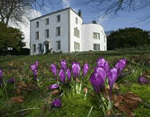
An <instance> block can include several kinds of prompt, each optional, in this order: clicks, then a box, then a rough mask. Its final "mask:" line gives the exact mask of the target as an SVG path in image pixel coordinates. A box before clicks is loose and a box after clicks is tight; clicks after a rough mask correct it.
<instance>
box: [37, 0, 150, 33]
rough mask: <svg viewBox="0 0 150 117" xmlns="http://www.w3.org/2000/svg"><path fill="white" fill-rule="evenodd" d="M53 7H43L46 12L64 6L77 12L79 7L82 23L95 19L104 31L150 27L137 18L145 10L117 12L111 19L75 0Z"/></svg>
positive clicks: (144, 13)
mask: <svg viewBox="0 0 150 117" xmlns="http://www.w3.org/2000/svg"><path fill="white" fill-rule="evenodd" d="M76 1H78V0H76ZM54 3H55V2H54ZM50 6H51V5H50ZM54 7H55V9H53V8H52V6H51V8H48V7H45V8H46V10H47V12H48V13H50V12H53V11H57V10H60V9H64V8H66V7H71V8H72V9H73V10H75V11H76V12H78V11H79V9H81V12H82V17H83V22H84V23H89V22H91V21H92V20H97V21H98V23H99V24H100V25H102V26H103V27H104V30H105V31H110V30H118V29H120V28H125V27H137V28H141V29H143V30H147V31H148V30H150V28H149V26H150V24H149V25H148V24H146V22H139V21H140V19H139V18H142V17H143V16H144V15H146V12H145V11H138V12H130V13H128V12H119V13H118V16H117V17H115V18H113V19H111V18H109V16H106V17H104V18H102V17H100V18H98V16H99V15H100V14H101V13H98V14H95V13H91V12H90V11H89V10H88V9H89V8H91V7H88V6H83V7H80V6H77V5H76V4H75V0H62V4H57V5H54ZM40 12H41V13H42V15H45V14H47V13H45V12H44V11H40Z"/></svg>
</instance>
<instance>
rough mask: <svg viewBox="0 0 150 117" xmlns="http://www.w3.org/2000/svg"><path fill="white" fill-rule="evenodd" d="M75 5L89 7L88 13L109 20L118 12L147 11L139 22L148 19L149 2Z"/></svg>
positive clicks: (92, 0)
mask: <svg viewBox="0 0 150 117" xmlns="http://www.w3.org/2000/svg"><path fill="white" fill-rule="evenodd" d="M75 4H76V5H78V6H82V7H84V6H86V7H88V6H87V5H90V7H88V10H89V11H90V12H92V13H97V14H99V15H101V16H103V17H105V16H107V15H109V16H110V17H111V18H114V17H116V16H118V12H119V11H126V12H130V11H134V12H135V11H140V10H143V11H144V10H146V9H147V10H146V12H144V13H145V14H146V15H145V16H143V17H141V20H140V21H145V20H147V19H150V10H149V8H150V0H79V1H78V2H75ZM92 5H93V6H92ZM101 16H99V17H101Z"/></svg>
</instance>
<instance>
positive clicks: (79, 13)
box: [78, 9, 82, 17]
mask: <svg viewBox="0 0 150 117" xmlns="http://www.w3.org/2000/svg"><path fill="white" fill-rule="evenodd" d="M78 15H79V16H80V17H82V14H81V9H79V12H78Z"/></svg>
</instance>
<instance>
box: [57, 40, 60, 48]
mask: <svg viewBox="0 0 150 117" xmlns="http://www.w3.org/2000/svg"><path fill="white" fill-rule="evenodd" d="M60 48H61V46H60V41H57V49H58V50H60Z"/></svg>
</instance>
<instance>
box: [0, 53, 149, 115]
mask: <svg viewBox="0 0 150 117" xmlns="http://www.w3.org/2000/svg"><path fill="white" fill-rule="evenodd" d="M112 54H113V52H112ZM131 55H132V54H128V55H120V56H116V55H113V56H110V55H98V54H97V55H96V54H95V55H94V54H93V55H92V56H88V57H87V55H83V54H81V55H77V56H73V55H64V54H62V55H59V54H58V55H55V54H54V55H53V54H48V55H42V56H41V55H36V56H22V57H20V56H19V57H18V56H17V57H0V61H1V66H0V67H1V68H2V69H3V71H4V74H3V82H4V87H0V98H1V102H0V116H2V117H3V116H11V117H17V116H26V117H32V116H40V117H41V116H42V117H43V116H46V117H55V116H58V117H59V116H61V117H70V116H77V117H87V115H88V113H90V116H91V117H92V116H93V117H99V116H100V117H101V116H103V115H102V112H101V111H100V110H99V109H98V106H96V104H97V103H96V102H95V101H96V100H95V98H94V100H93V98H91V97H90V96H89V95H87V100H84V95H83V94H82V93H81V94H78V95H75V96H71V98H70V99H68V97H64V96H63V97H62V98H61V99H62V108H57V109H55V108H54V109H53V108H50V102H51V101H52V100H53V98H55V97H56V98H57V97H58V96H54V97H53V98H52V97H51V96H50V91H48V90H47V87H48V86H49V85H51V84H53V83H54V81H55V77H54V75H53V74H52V72H50V65H51V64H52V63H53V62H54V63H55V64H57V65H58V64H59V63H60V60H62V59H66V60H67V61H68V63H69V64H68V68H70V66H71V62H72V61H74V60H76V61H79V62H80V63H81V66H83V64H84V63H85V62H86V61H88V63H89V66H90V70H89V72H88V74H87V76H86V77H85V79H86V80H87V82H86V87H87V89H88V90H89V92H93V88H92V87H91V84H90V83H89V81H88V79H89V78H90V75H91V73H92V72H93V69H94V67H95V66H96V59H97V58H98V57H100V56H103V57H105V58H106V59H107V60H108V62H109V64H110V67H113V66H114V65H113V63H116V61H117V60H116V61H115V59H118V60H119V59H120V58H123V57H125V58H126V59H127V60H129V59H131V61H132V60H134V58H133V56H131ZM134 57H135V58H136V59H138V60H141V59H142V62H143V58H147V57H148V54H143V55H141V56H140V57H137V56H134ZM36 60H38V61H39V65H38V78H39V81H40V82H41V83H42V84H41V87H40V88H39V87H38V86H37V82H35V81H33V80H32V78H33V73H32V70H31V69H30V67H29V66H30V65H31V64H33V62H35V61H36ZM147 60H148V59H147ZM135 61H136V60H135ZM136 62H138V61H136ZM138 63H139V65H138V66H136V67H135V66H134V65H133V64H131V62H128V63H127V64H128V65H127V67H126V69H128V70H129V72H130V73H131V71H132V70H133V68H134V71H135V72H133V73H132V74H131V75H130V77H128V75H127V76H126V77H125V78H124V80H123V82H121V83H120V82H118V86H120V90H119V93H120V92H127V91H130V92H133V93H135V94H137V95H139V97H140V98H141V99H144V100H146V101H148V102H149V95H148V92H149V85H138V84H137V79H138V77H139V74H140V72H139V71H138V70H139V69H141V65H140V62H138ZM129 66H130V67H131V66H132V67H131V68H130V67H129ZM60 67H61V66H60V65H59V66H58V69H59V68H60ZM144 67H145V66H144ZM129 68H130V69H129ZM137 68H138V69H137ZM130 70H131V71H130ZM149 70H150V69H148V71H149ZM124 72H125V69H124ZM11 77H14V78H15V79H16V83H15V84H12V83H7V80H9V79H10V78H11ZM120 78H122V77H120ZM131 79H133V80H132V82H130V81H131ZM22 81H24V83H23V82H22ZM129 82H130V83H129ZM126 83H128V84H127V85H126V86H121V85H125V84H126ZM21 84H22V86H21ZM37 87H38V88H37ZM17 89H20V91H21V92H20V93H21V94H18V93H19V92H18V90H17ZM115 90H116V89H115ZM22 94H23V96H24V100H25V101H24V102H22V103H17V102H16V103H13V102H10V99H11V98H12V97H13V98H14V97H15V98H18V96H19V95H22ZM15 98H14V99H15ZM18 101H19V100H18ZM20 101H23V100H22V99H21V100H20ZM94 105H95V106H94ZM92 106H93V108H92ZM91 108H92V109H91ZM90 110H91V112H90ZM113 112H114V114H116V113H120V112H119V111H118V110H117V109H113ZM149 113H150V110H149V109H148V108H146V107H143V104H141V105H140V107H138V108H137V109H136V110H135V109H134V114H136V115H135V116H137V117H140V116H144V117H146V116H147V115H148V116H149Z"/></svg>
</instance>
